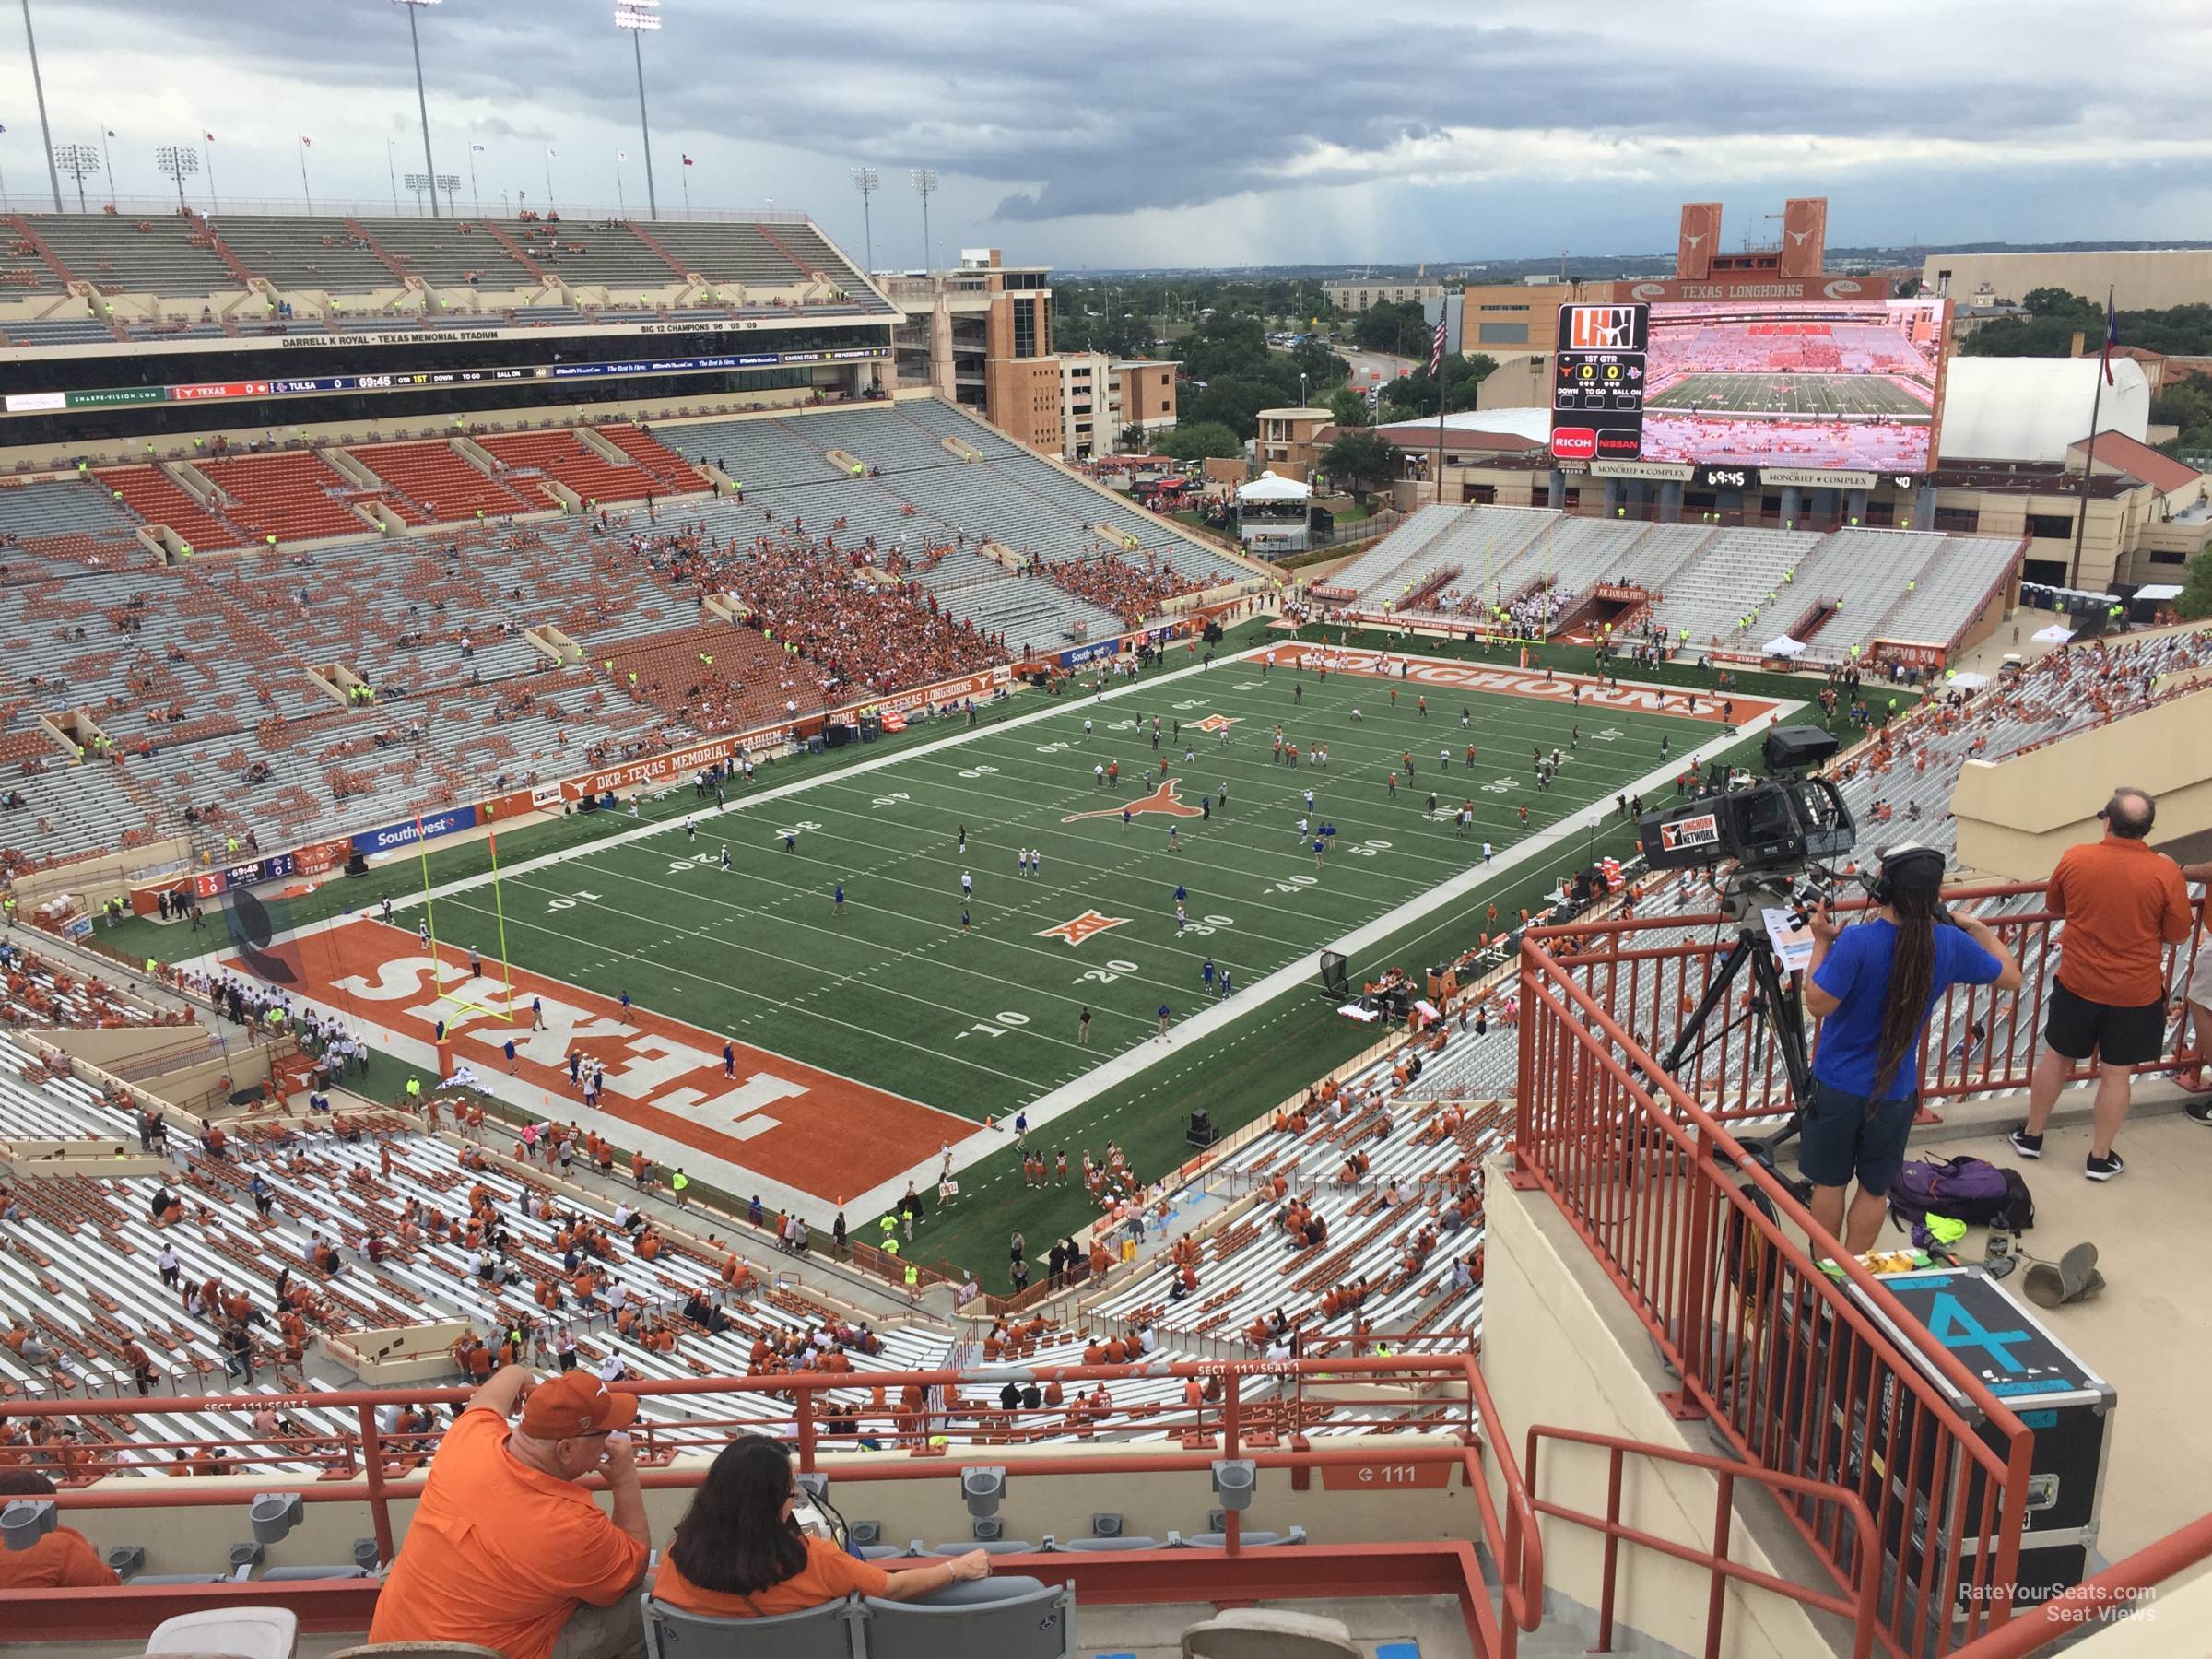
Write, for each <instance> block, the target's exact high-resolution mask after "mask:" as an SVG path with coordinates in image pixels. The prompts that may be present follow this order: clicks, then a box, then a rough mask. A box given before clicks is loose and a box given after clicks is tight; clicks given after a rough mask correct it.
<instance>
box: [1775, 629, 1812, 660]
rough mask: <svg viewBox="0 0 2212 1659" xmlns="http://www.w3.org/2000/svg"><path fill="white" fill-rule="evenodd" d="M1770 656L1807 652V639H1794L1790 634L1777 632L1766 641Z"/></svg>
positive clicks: (1787, 655) (1796, 654)
mask: <svg viewBox="0 0 2212 1659" xmlns="http://www.w3.org/2000/svg"><path fill="white" fill-rule="evenodd" d="M1766 653H1767V654H1768V655H1769V656H1780V657H1794V656H1803V655H1804V654H1805V641H1803V640H1793V639H1791V638H1790V636H1789V635H1788V634H1776V635H1775V636H1774V637H1773V638H1772V639H1771V640H1769V641H1767V643H1766Z"/></svg>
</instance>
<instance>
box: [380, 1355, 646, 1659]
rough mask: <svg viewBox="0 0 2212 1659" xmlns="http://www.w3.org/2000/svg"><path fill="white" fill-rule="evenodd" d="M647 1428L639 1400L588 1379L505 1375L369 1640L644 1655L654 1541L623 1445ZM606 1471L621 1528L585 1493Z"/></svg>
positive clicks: (464, 1436) (463, 1424)
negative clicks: (586, 1481)
mask: <svg viewBox="0 0 2212 1659" xmlns="http://www.w3.org/2000/svg"><path fill="white" fill-rule="evenodd" d="M517 1406H520V1407H521V1408H522V1418H521V1420H520V1421H518V1422H517V1423H516V1424H515V1425H514V1426H513V1427H512V1429H510V1428H509V1427H508V1423H507V1418H508V1416H509V1414H510V1413H511V1412H512V1411H513V1410H514V1409H515V1408H516V1407H517ZM637 1415H638V1400H637V1396H636V1395H635V1394H614V1393H610V1392H609V1391H608V1389H607V1386H606V1383H604V1382H601V1381H600V1380H599V1379H598V1378H597V1377H595V1376H594V1375H593V1374H592V1373H591V1372H590V1371H566V1372H563V1373H562V1374H561V1375H559V1377H556V1378H553V1379H552V1380H550V1381H547V1382H537V1381H536V1380H535V1377H534V1376H533V1374H532V1372H531V1371H530V1370H529V1368H528V1367H526V1366H521V1365H510V1366H503V1367H501V1368H500V1371H498V1372H496V1373H495V1374H494V1375H493V1377H492V1379H491V1381H490V1382H487V1383H486V1384H485V1385H484V1386H483V1387H481V1388H479V1389H477V1392H476V1393H475V1394H472V1395H470V1396H469V1401H468V1405H467V1406H466V1408H465V1410H463V1412H462V1413H461V1417H460V1419H459V1420H458V1421H457V1422H455V1423H454V1425H453V1428H452V1429H450V1430H447V1432H446V1436H445V1439H444V1441H442V1442H441V1444H440V1446H439V1448H438V1454H437V1456H436V1457H435V1458H433V1459H432V1460H431V1463H430V1475H429V1484H428V1486H427V1487H426V1488H425V1490H424V1492H423V1495H422V1500H421V1502H420V1503H419V1504H418V1506H417V1508H416V1512H415V1519H414V1522H413V1524H411V1525H410V1526H409V1527H408V1529H407V1535H406V1543H405V1544H404V1545H403V1546H402V1547H401V1548H400V1552H399V1559H397V1560H396V1561H395V1562H394V1563H393V1567H392V1573H391V1577H390V1578H389V1579H388V1580H387V1581H386V1582H385V1584H384V1588H383V1591H382V1594H379V1595H378V1597H377V1601H376V1618H375V1621H374V1622H373V1623H372V1624H371V1626H370V1630H369V1640H370V1641H472V1642H477V1643H480V1644H482V1645H484V1646H487V1647H493V1648H497V1649H498V1650H499V1651H500V1653H503V1654H505V1655H506V1656H507V1659H629V1656H632V1655H641V1654H642V1653H643V1652H644V1626H643V1622H642V1620H641V1617H640V1614H639V1608H638V1586H639V1581H640V1580H641V1577H642V1576H643V1574H644V1571H645V1558H646V1554H647V1552H648V1550H649V1548H650V1547H651V1544H652V1538H651V1536H650V1535H649V1534H648V1532H647V1529H646V1524H645V1500H644V1495H643V1493H642V1492H641V1490H640V1489H639V1487H638V1469H637V1459H636V1454H635V1453H634V1452H633V1451H632V1450H631V1447H630V1443H629V1435H627V1434H625V1433H623V1432H622V1430H626V1429H628V1428H629V1425H630V1424H631V1423H632V1422H634V1421H636V1420H637ZM594 1471H596V1472H598V1473H599V1474H602V1475H604V1476H605V1477H606V1484H607V1489H608V1490H609V1491H610V1492H611V1493H612V1494H613V1497H614V1518H613V1519H612V1520H611V1521H610V1520H609V1519H608V1518H607V1515H606V1512H605V1511H603V1510H602V1509H600V1507H599V1505H598V1503H597V1502H596V1501H595V1500H594V1497H593V1495H592V1493H591V1492H590V1491H589V1490H587V1489H586V1488H584V1487H583V1486H582V1484H581V1483H582V1480H583V1478H584V1477H586V1476H588V1475H590V1474H592V1473H593V1472H594Z"/></svg>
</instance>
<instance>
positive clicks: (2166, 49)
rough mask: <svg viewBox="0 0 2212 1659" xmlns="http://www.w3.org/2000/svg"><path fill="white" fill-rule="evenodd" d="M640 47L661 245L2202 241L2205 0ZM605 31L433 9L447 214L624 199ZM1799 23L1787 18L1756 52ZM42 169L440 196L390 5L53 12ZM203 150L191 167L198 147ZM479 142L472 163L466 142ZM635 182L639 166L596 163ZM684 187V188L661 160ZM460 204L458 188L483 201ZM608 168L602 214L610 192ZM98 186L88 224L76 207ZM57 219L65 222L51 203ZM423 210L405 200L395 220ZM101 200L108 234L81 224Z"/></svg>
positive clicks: (535, 5)
mask: <svg viewBox="0 0 2212 1659" xmlns="http://www.w3.org/2000/svg"><path fill="white" fill-rule="evenodd" d="M661 9H662V11H663V12H664V13H665V17H666V26H665V28H664V29H661V30H660V31H659V32H658V33H657V34H653V35H648V36H646V37H645V41H644V46H645V75H646V83H647V93H648V96H649V97H650V99H651V100H652V109H653V142H654V160H655V163H656V168H655V171H656V176H657V182H658V183H659V186H660V192H661V207H662V211H663V212H664V213H668V212H674V211H679V210H680V209H681V207H682V194H681V189H682V182H684V181H685V180H686V179H687V178H688V184H689V187H690V196H691V201H692V203H693V205H694V206H699V207H710V206H712V207H758V206H767V205H768V204H769V203H770V202H771V201H772V202H773V203H774V205H775V206H777V207H779V208H785V207H804V208H806V209H807V210H809V211H811V212H812V213H813V214H814V215H815V216H816V218H818V219H819V220H820V221H821V222H822V223H823V224H824V225H825V227H826V228H827V229H829V230H830V232H831V234H833V235H834V236H836V237H837V238H838V239H839V240H841V241H843V242H844V243H845V244H846V245H847V246H848V248H849V249H850V250H851V251H852V252H853V253H854V254H855V255H858V254H860V253H862V252H863V240H864V235H863V227H862V220H861V213H860V199H859V197H858V196H857V194H855V193H854V192H853V187H852V184H851V182H850V173H851V170H852V169H853V167H854V166H855V165H859V164H866V165H870V166H873V167H875V168H876V169H877V171H878V172H879V174H880V176H881V180H882V189H881V193H880V194H878V195H877V198H876V202H875V213H874V221H875V235H874V248H875V253H876V259H877V265H879V266H890V265H914V264H918V263H920V261H921V260H922V258H923V254H924V243H923V231H922V215H921V212H920V210H919V204H918V203H917V201H916V199H915V197H914V195H913V194H912V190H911V189H910V188H909V181H908V170H909V169H910V168H913V167H920V166H926V167H934V168H935V169H936V170H937V171H938V173H939V175H940V178H941V187H940V193H939V194H938V195H937V196H936V198H935V201H934V202H933V204H932V206H931V213H930V219H931V244H932V247H933V248H934V251H935V254H936V257H937V259H938V260H939V261H940V262H943V261H945V260H947V258H948V257H949V256H950V254H951V253H953V252H954V251H955V250H957V249H959V248H960V247H963V246H976V245H992V246H997V247H1000V248H1003V249H1005V250H1006V255H1007V257H1008V258H1009V259H1014V260H1023V261H1044V262H1050V263H1052V264H1053V265H1059V266H1061V267H1064V268H1077V267H1081V266H1084V265H1099V266H1113V265H1124V266H1125V265H1235V264H1241V263H1299V264H1305V263H1324V262H1337V261H1359V260H1366V259H1374V260H1391V261H1406V260H1414V259H1421V258H1429V259H1466V258H1480V257H1482V256H1484V255H1498V256H1502V257H1525V256H1531V255H1535V254H1540V253H1548V252H1550V251H1552V250H1554V249H1558V248H1560V247H1567V248H1571V249H1574V250H1576V251H1580V252H1585V253H1606V252H1618V253H1632V252H1653V251H1658V250H1663V249H1665V248H1668V247H1671V245H1672V241H1673V235H1674V221H1675V209H1676V205H1677V203H1679V202H1682V201H1684V200H1690V199H1709V198H1710V199H1717V200H1720V201H1723V202H1724V203H1725V204H1726V205H1727V209H1728V217H1727V218H1726V220H1725V221H1724V223H1725V238H1726V240H1727V241H1729V242H1731V243H1735V242H1736V241H1740V239H1741V238H1742V236H1743V235H1744V234H1745V233H1746V232H1752V233H1758V232H1760V231H1762V230H1767V229H1770V228H1769V227H1767V226H1765V225H1764V224H1763V223H1762V222H1761V220H1760V217H1759V216H1761V215H1763V214H1765V213H1768V212H1778V211H1779V210H1780V208H1781V205H1782V201H1783V197H1784V196H1787V195H1797V194H1805V195H1820V194H1825V195H1827V196H1828V197H1829V198H1830V229H1829V237H1830V242H1831V243H1839V244H1859V243H1881V242H1890V241H1900V242H1901V241H1992V240H2007V241H2059V240H2070V239H2075V238H2114V239H2156V238H2159V237H2187V236H2203V235H2204V234H2206V227H2207V226H2208V225H2212V182H2207V181H2212V168H2208V167H2207V165H2206V164H2207V161H2212V122H2208V121H2207V120H2206V118H2205V115H2204V111H2203V102H2202V94H2201V88H2200V86H2199V84H2198V82H2197V65H2202V64H2203V63H2204V62H2205V61H2206V58H2207V53H2208V51H2212V6H2206V5H2205V4H2202V0H2183V3H2171V0H2100V4H2099V5H2097V6H2094V7H2091V8H2088V9H2085V8H2083V7H2081V6H2078V5H2077V4H2071V3H2069V4H2066V5H2060V4H2055V3H2053V4H2046V3H2044V0H2007V3H2006V4H2004V5H1988V4H1983V0H1914V3H1913V4H1910V5H1907V4H1898V3H1895V0H1858V3H1856V4H1850V5H1843V4H1834V3H1831V0H1806V3H1804V4H1801V5H1799V6H1795V7H1791V8H1774V7H1763V6H1762V7H1754V6H1749V5H1746V4H1741V3H1740V0H1739V3H1738V4H1735V5H1720V4H1712V3H1710V0H1674V3H1673V4H1669V5H1666V6H1652V5H1649V4H1620V3H1618V0H1586V3H1585V4H1583V5H1582V6H1572V7H1568V6H1546V5H1535V4H1524V3H1523V0H1481V3H1479V4H1476V3H1471V0H1360V3H1359V4H1356V5H1342V4H1337V5H1329V6H1313V5H1304V4H1300V0H1271V3H1264V0H1177V3H1162V0H1074V3H1067V0H832V3H830V4H822V3H820V0H814V3H809V4H797V3H794V0H663V4H662V6H661ZM612 10H613V6H612V0H443V3H442V4H436V5H430V6H424V7H422V8H421V10H420V12H419V14H418V21H419V23H420V26H421V34H422V41H423V54H424V69H425V74H426V77H427V80H428V83H429V122H430V142H431V145H432V147H433V150H434V153H435V158H436V165H437V168H438V170H439V171H441V172H445V171H450V172H453V173H455V174H458V175H460V176H461V178H462V179H463V181H464V182H463V184H462V186H461V198H462V207H463V211H464V213H467V212H468V211H469V210H470V209H469V204H470V199H471V197H472V195H474V194H477V193H478V192H480V194H481V198H482V200H483V202H484V204H485V208H486V210H487V211H495V212H496V211H499V210H500V206H502V205H504V206H509V207H512V206H514V205H516V204H518V203H522V202H525V201H526V204H527V205H528V206H534V207H535V206H544V205H545V203H546V201H547V191H548V170H549V172H550V182H549V188H550V192H551V199H552V200H553V201H554V202H555V203H556V204H557V205H559V206H561V207H562V208H563V209H564V210H567V209H572V208H574V207H577V206H583V205H587V204H590V205H597V204H607V205H610V206H611V205H612V204H614V203H615V202H616V200H617V196H618V188H619V191H620V193H621V194H622V195H623V197H624V198H625V199H626V200H627V202H628V203H629V205H630V206H632V207H633V208H634V207H641V206H642V204H643V201H644V196H645V179H644V161H643V154H642V146H641V142H640V137H639V133H638V126H637V101H636V100H637V88H636V83H635V79H634V77H633V73H632V67H631V62H630V53H629V41H628V39H627V37H624V36H621V35H618V33H617V32H616V30H615V29H614V27H613V21H612ZM1784 11H1794V12H1795V13H1797V14H1799V15H1797V16H1794V17H1791V18H1789V19H1788V20H1787V21H1786V22H1780V23H1778V22H1775V21H1774V20H1773V19H1774V18H1775V17H1776V16H1777V15H1778V14H1779V13H1782V12H1784ZM16 14H17V8H16V7H15V6H7V7H6V8H5V9H0V124H5V125H6V129H7V130H6V133H5V134H4V135H0V169H5V181H4V182H5V189H6V194H7V199H8V203H9V205H10V206H15V207H17V208H23V207H29V206H39V205H41V199H42V198H45V197H46V194H47V193H46V192H45V179H44V160H43V157H42V156H41V152H40V147H39V136H38V115H37V109H36V105H35V103H34V101H33V98H32V88H31V84H30V75H29V64H28V60H27V58H26V55H25V53H23V52H22V50H21V35H20V33H19V28H20V25H19V20H18V16H17V15H16ZM32 18H33V22H34V25H35V27H36V28H37V29H38V31H39V46H40V52H41V59H40V62H41V68H42V70H43V72H44V78H45V91H46V103H47V109H48V112H49V114H50V116H51V117H52V120H53V127H54V136H55V139H56V141H57V142H77V143H84V144H88V145H99V144H100V143H101V142H102V135H103V134H104V133H105V132H106V131H107V130H109V129H112V131H113V134H114V136H113V137H112V139H108V140H106V143H107V147H108V151H109V153H110V155H111V156H112V163H113V171H114V173H115V177H116V185H117V188H118V189H119V191H120V193H121V194H123V195H124V197H126V198H127V197H132V196H139V197H150V196H153V195H155V194H159V193H161V192H165V191H167V190H168V189H169V185H168V182H167V181H166V180H165V179H163V178H162V177H161V176H160V175H159V174H158V173H157V172H156V171H155V167H154V160H153V151H154V148H155V147H156V146H158V145H160V144H165V143H167V144H192V145H194V146H197V147H199V148H200V149H201V151H202V152H203V171H202V172H201V173H200V175H199V176H198V177H197V178H195V179H194V180H192V181H190V182H189V185H188V190H189V191H190V192H191V193H192V194H194V196H195V199H196V200H197V201H198V202H199V203H200V205H202V206H205V205H206V194H207V190H208V186H209V183H210V180H209V178H208V174H207V171H206V168H207V167H208V165H210V164H211V165H212V170H213V175H214V176H213V181H212V182H213V185H214V187H215V190H216V192H217V196H218V200H219V201H222V202H225V203H229V204H230V205H232V206H233V207H237V206H243V205H244V204H245V203H246V201H247V200H248V198H253V197H277V196H283V197H288V198H289V199H290V200H291V201H293V202H297V201H298V200H299V198H300V193H301V182H300V159H301V156H302V150H301V147H300V143H299V139H300V135H305V136H306V137H308V138H309V139H310V140H312V143H311V145H310V146H309V147H307V148H306V150H305V151H304V156H305V159H306V162H307V168H308V176H309V180H310V182H311V184H312V191H313V194H314V195H315V197H316V199H317V201H318V203H319V204H324V205H335V204H338V203H341V202H344V201H346V200H352V201H354V202H356V203H358V204H359V206H360V207H361V210H362V211H384V212H388V211H390V206H391V200H392V195H393V191H392V187H391V184H390V182H389V181H390V178H391V174H392V172H393V171H394V170H396V171H398V172H399V173H400V174H401V175H403V176H404V175H405V174H406V172H408V171H417V172H419V171H422V168H423V160H422V138H421V134H420V132H419V129H418V124H417V116H416V104H415V96H414V86H413V83H412V65H411V61H410V59H409V56H408V50H407V29H406V17H405V16H404V15H403V12H402V8H401V7H400V6H396V5H394V4H391V3H390V0H293V3H292V4H289V5H277V6H271V5H266V4H259V3H249V0H33V5H32ZM206 133H213V134H214V135H215V143H214V144H213V146H211V147H210V146H208V145H207V144H206V142H205V139H204V137H203V135H205V134H206ZM477 146H481V147H482V148H481V149H480V150H479V149H477V148H476V147H477ZM622 151H627V152H628V159H627V161H621V162H618V152H622ZM685 154H688V155H689V156H691V157H692V158H693V159H694V161H695V163H696V165H694V166H693V167H691V168H690V169H689V170H688V173H687V170H685V169H683V168H682V167H681V165H680V160H679V158H680V157H681V156H683V155H685ZM472 164H473V167H474V170H475V171H474V183H473V184H471V183H470V182H468V181H469V178H470V168H471V166H472ZM618 168H619V180H618ZM91 188H92V189H93V190H95V191H97V189H98V183H97V181H95V182H93V183H92V185H91ZM64 189H65V193H68V194H71V195H73V194H74V187H73V186H72V185H71V184H70V183H69V182H68V181H67V180H66V179H65V180H64ZM401 195H402V199H403V201H405V202H406V205H407V206H409V207H410V208H411V207H412V206H413V198H412V197H409V196H406V193H405V191H404V187H403V190H402V192H401ZM95 199H97V197H96V198H95Z"/></svg>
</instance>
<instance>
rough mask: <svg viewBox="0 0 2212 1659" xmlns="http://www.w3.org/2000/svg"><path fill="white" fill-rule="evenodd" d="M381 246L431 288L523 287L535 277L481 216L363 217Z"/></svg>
mask: <svg viewBox="0 0 2212 1659" xmlns="http://www.w3.org/2000/svg"><path fill="white" fill-rule="evenodd" d="M359 225H360V227H361V229H364V230H366V231H367V232H368V233H369V234H370V235H371V237H373V238H374V239H375V241H376V245H377V246H378V247H380V248H382V250H383V251H384V252H385V253H389V254H391V255H392V257H393V258H394V259H395V260H397V261H398V262H399V263H400V264H401V265H405V266H406V269H407V272H408V274H409V275H410V276H415V277H421V278H422V279H423V280H424V281H425V282H427V283H429V285H430V286H431V287H432V288H490V289H493V290H504V289H508V288H524V287H528V286H530V285H532V284H534V283H535V281H536V278H535V277H532V276H531V275H530V269H529V267H528V266H527V265H524V264H523V263H522V261H520V260H518V259H516V258H515V257H514V256H513V255H512V253H508V252H507V250H506V249H505V248H504V247H502V246H501V245H500V240H499V238H497V237H496V236H494V235H492V234H491V232H490V231H488V230H487V229H485V228H484V225H483V223H482V221H480V220H477V219H450V218H445V219H412V218H397V219H394V218H371V219H361V220H359Z"/></svg>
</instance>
